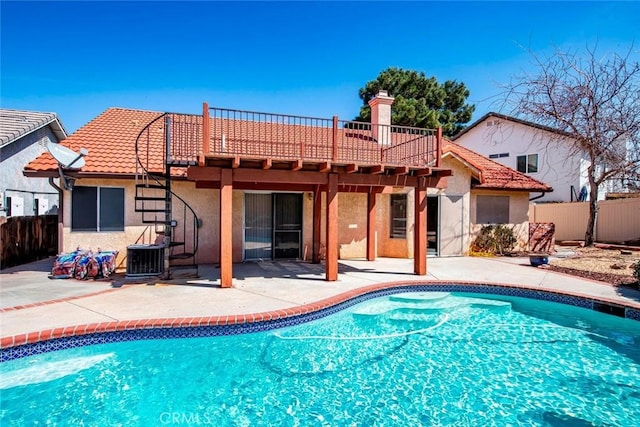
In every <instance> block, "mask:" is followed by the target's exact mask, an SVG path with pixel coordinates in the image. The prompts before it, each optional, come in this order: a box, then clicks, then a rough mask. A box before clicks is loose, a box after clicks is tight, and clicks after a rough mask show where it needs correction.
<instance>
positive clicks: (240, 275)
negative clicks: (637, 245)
mask: <svg viewBox="0 0 640 427" xmlns="http://www.w3.org/2000/svg"><path fill="white" fill-rule="evenodd" d="M51 264H52V260H51V259H49V260H43V261H39V262H36V263H32V264H28V265H25V266H21V267H16V268H13V269H7V270H3V271H2V272H1V273H0V298H1V301H2V304H1V305H2V308H1V309H0V328H1V331H2V332H1V337H2V338H5V337H11V336H16V335H18V334H28V333H30V332H36V331H42V330H45V329H54V328H64V327H70V326H75V325H87V324H96V323H105V322H122V321H138V320H144V319H164V318H167V319H169V318H173V319H176V318H186V317H189V318H191V317H201V316H202V317H204V316H226V315H239V314H251V313H264V312H270V311H276V310H286V309H291V308H295V307H298V306H301V305H305V304H309V303H314V302H318V301H321V300H324V299H327V298H331V297H334V296H336V295H339V294H341V293H345V292H348V291H352V290H356V289H359V288H363V287H366V286H370V285H376V284H382V283H387V282H405V281H410V282H425V281H430V282H432V281H447V282H477V283H483V284H485V283H501V284H513V285H519V286H525V287H527V288H532V289H541V290H555V291H559V292H562V293H568V294H574V295H579V296H586V297H591V298H595V299H599V300H604V301H608V302H612V303H614V304H619V305H624V306H627V307H634V308H640V291H637V290H633V289H630V288H621V287H614V286H611V285H608V284H604V283H599V282H594V281H591V280H585V279H580V278H577V277H572V276H568V275H564V274H558V273H554V272H551V271H550V270H547V269H541V268H534V267H531V266H530V265H529V262H528V258H470V257H464V258H463V257H460V258H429V259H428V262H427V266H428V275H427V276H415V275H414V274H413V260H410V259H389V258H380V259H378V260H376V261H373V262H368V261H364V260H347V261H345V260H342V261H340V265H339V273H340V274H339V279H338V281H335V282H326V281H324V271H325V270H324V266H323V265H322V264H309V263H303V262H292V261H274V262H262V263H254V262H249V263H243V264H235V265H234V269H233V272H234V285H233V287H232V288H230V289H222V288H220V281H219V269H217V268H216V267H215V266H212V265H207V266H201V267H200V278H198V279H175V280H171V281H153V282H147V283H138V284H124V285H123V286H121V287H113V286H112V283H111V281H92V280H88V281H77V280H73V279H69V280H50V279H48V278H47V275H48V273H49V270H50V267H51Z"/></svg>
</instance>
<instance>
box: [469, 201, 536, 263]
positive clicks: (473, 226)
mask: <svg viewBox="0 0 640 427" xmlns="http://www.w3.org/2000/svg"><path fill="white" fill-rule="evenodd" d="M480 195H483V196H508V197H509V223H507V224H504V225H506V226H508V227H509V228H511V229H512V230H513V232H514V234H515V237H516V244H515V247H514V250H516V251H526V250H527V249H528V246H529V193H526V192H521V191H520V192H516V191H495V190H479V189H476V190H471V209H470V212H469V215H470V230H469V239H470V240H469V242H472V241H473V239H475V238H476V237H477V235H478V234H479V232H480V230H481V229H482V227H483V226H485V225H486V224H477V223H476V207H477V202H476V199H477V197H478V196H480ZM467 248H468V247H467ZM467 250H468V249H467Z"/></svg>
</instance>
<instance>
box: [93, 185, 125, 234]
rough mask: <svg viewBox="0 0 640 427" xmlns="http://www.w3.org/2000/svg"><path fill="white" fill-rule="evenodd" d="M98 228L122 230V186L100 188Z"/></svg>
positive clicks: (102, 229) (101, 229)
mask: <svg viewBox="0 0 640 427" xmlns="http://www.w3.org/2000/svg"><path fill="white" fill-rule="evenodd" d="M99 191H100V230H99V231H123V230H124V188H104V187H102V188H100V189H99Z"/></svg>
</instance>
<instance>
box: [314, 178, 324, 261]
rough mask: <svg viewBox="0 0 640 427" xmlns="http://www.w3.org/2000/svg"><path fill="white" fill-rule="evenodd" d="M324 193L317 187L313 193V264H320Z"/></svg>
mask: <svg viewBox="0 0 640 427" xmlns="http://www.w3.org/2000/svg"><path fill="white" fill-rule="evenodd" d="M321 227H322V193H321V192H320V187H319V186H316V188H315V190H314V192H313V263H314V264H319V263H320V239H321V236H322V233H321V232H320V231H321Z"/></svg>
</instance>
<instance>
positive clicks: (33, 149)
mask: <svg viewBox="0 0 640 427" xmlns="http://www.w3.org/2000/svg"><path fill="white" fill-rule="evenodd" d="M49 141H53V142H58V139H57V137H56V136H55V134H54V133H53V132H52V131H51V128H50V127H49V126H45V127H43V128H40V129H38V130H36V131H33V132H31V133H29V134H27V135H25V136H23V137H22V138H19V139H17V140H16V141H13V142H12V143H10V144H7V145H5V146H4V147H0V170H2V173H1V174H0V193H1V197H0V199H1V200H0V202H1V204H2V209H0V216H7V211H6V206H5V204H6V198H7V197H11V198H16V197H18V198H22V200H23V203H24V214H23V215H24V216H32V215H35V210H34V199H39V200H43V199H44V200H47V202H46V204H47V205H48V211H49V212H48V213H56V212H57V206H58V191H57V190H56V189H55V188H53V187H52V186H51V185H49V179H48V178H27V177H26V176H24V175H23V173H22V170H23V169H24V167H25V166H26V165H27V163H29V162H30V161H32V160H33V159H35V158H36V157H38V156H39V155H40V154H42V153H44V152H45V151H47V148H46V144H47V142H49ZM56 181H58V180H57V179H56ZM16 190H18V191H16ZM44 213H47V212H39V214H40V215H42V214H44ZM12 216H16V215H15V212H14V214H12Z"/></svg>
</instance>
